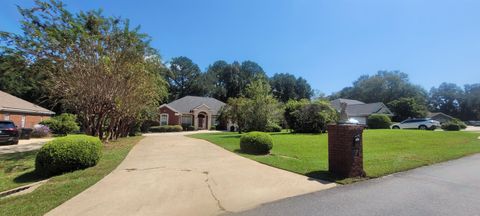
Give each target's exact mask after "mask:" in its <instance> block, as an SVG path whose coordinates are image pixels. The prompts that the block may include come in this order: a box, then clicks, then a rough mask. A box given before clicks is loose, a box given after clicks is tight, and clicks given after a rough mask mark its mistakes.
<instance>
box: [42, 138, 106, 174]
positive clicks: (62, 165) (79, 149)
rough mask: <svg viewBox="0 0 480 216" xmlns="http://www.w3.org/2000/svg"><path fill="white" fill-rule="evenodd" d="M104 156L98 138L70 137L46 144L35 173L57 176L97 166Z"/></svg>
mask: <svg viewBox="0 0 480 216" xmlns="http://www.w3.org/2000/svg"><path fill="white" fill-rule="evenodd" d="M101 155H102V142H101V141H100V139H98V137H92V136H86V135H69V136H66V137H60V138H56V139H54V140H52V141H50V142H48V143H47V144H45V145H44V146H43V147H42V148H41V149H40V151H39V152H38V154H37V157H36V158H35V171H37V172H38V173H39V174H42V175H45V176H52V175H57V174H61V173H65V172H71V171H74V170H79V169H85V168H88V167H92V166H95V165H96V164H97V163H98V161H99V160H100V157H101Z"/></svg>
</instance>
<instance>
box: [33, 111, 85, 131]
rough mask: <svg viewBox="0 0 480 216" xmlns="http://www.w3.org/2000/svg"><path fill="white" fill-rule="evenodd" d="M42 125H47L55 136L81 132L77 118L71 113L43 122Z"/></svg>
mask: <svg viewBox="0 0 480 216" xmlns="http://www.w3.org/2000/svg"><path fill="white" fill-rule="evenodd" d="M40 124H41V125H46V126H48V127H49V128H50V130H51V131H52V132H53V133H54V134H63V135H65V134H70V133H73V132H76V131H79V130H80V127H79V126H78V123H77V116H76V115H74V114H69V113H62V114H60V115H58V116H54V117H52V118H49V119H46V120H43V121H42V122H40Z"/></svg>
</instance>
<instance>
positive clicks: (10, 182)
mask: <svg viewBox="0 0 480 216" xmlns="http://www.w3.org/2000/svg"><path fill="white" fill-rule="evenodd" d="M141 139H142V137H141V136H137V137H129V138H122V139H119V140H118V141H115V142H110V143H108V144H105V145H104V148H103V155H102V158H101V159H100V162H99V163H98V164H97V165H96V166H94V167H91V168H88V169H85V170H79V171H75V172H71V173H66V174H63V175H59V176H55V177H52V178H51V179H50V180H49V181H48V182H47V183H46V184H44V185H42V186H40V187H39V188H37V189H36V190H35V191H33V192H32V193H29V194H25V195H19V196H15V197H9V198H1V199H0V215H43V214H45V213H47V212H48V211H50V210H51V209H53V208H55V207H57V206H58V205H60V204H62V203H63V202H65V201H67V200H69V199H70V198H72V197H73V196H75V195H77V194H79V193H80V192H82V191H83V190H85V189H87V188H88V187H90V186H92V185H93V184H95V183H96V182H98V181H99V180H100V179H102V178H103V177H104V176H106V175H107V174H109V173H110V172H111V171H112V170H113V169H115V168H116V167H117V166H118V164H120V162H122V161H123V159H124V158H125V157H126V156H127V154H128V152H129V151H130V149H131V148H132V147H133V146H134V145H135V144H136V143H138V142H139V141H140V140H141ZM34 163H35V152H30V153H14V154H9V155H5V156H1V157H0V164H1V165H0V168H1V170H0V182H1V187H2V188H3V189H5V188H12V187H16V186H19V185H22V184H26V183H31V182H33V181H36V180H38V177H35V173H34V172H33V169H34Z"/></svg>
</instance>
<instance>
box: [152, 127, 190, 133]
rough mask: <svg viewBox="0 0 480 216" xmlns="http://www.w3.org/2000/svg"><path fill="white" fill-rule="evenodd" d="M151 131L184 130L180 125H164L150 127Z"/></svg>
mask: <svg viewBox="0 0 480 216" xmlns="http://www.w3.org/2000/svg"><path fill="white" fill-rule="evenodd" d="M149 131H150V132H154V133H155V132H158V133H163V132H181V131H183V127H182V126H180V125H163V126H153V127H150V129H149Z"/></svg>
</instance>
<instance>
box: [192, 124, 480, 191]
mask: <svg viewBox="0 0 480 216" xmlns="http://www.w3.org/2000/svg"><path fill="white" fill-rule="evenodd" d="M271 135H272V136H273V139H274V145H273V149H272V150H271V154H270V155H266V156H258V155H248V154H244V153H242V152H240V150H239V149H240V148H239V139H240V135H239V134H237V133H210V134H195V135H191V137H194V138H199V139H205V140H208V141H210V142H212V143H215V144H217V145H219V146H221V147H223V148H225V149H227V150H229V151H233V152H236V153H237V154H240V155H242V156H244V157H247V158H250V159H252V160H255V161H258V162H261V163H264V164H268V165H271V166H274V167H278V168H281V169H285V170H289V171H292V172H296V173H299V174H303V175H307V176H310V177H314V178H319V179H325V180H333V181H337V182H338V183H350V182H352V181H354V179H336V178H334V177H333V176H331V175H330V174H329V173H328V149H327V134H321V135H318V134H290V133H286V132H282V133H271ZM478 136H479V134H478V133H471V132H462V131H460V132H447V131H419V130H365V132H364V143H363V151H364V169H365V171H366V173H367V175H368V177H370V178H375V177H379V176H383V175H387V174H391V173H395V172H400V171H404V170H409V169H412V168H415V167H419V166H424V165H429V164H434V163H438V162H441V161H446V160H451V159H455V158H459V157H463V156H466V155H470V154H473V153H479V152H480V140H479V139H477V137H478Z"/></svg>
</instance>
